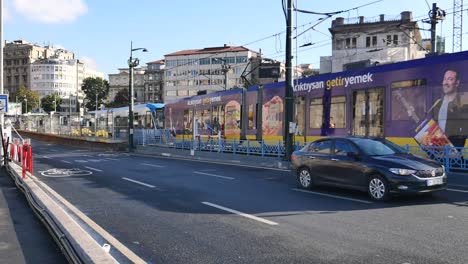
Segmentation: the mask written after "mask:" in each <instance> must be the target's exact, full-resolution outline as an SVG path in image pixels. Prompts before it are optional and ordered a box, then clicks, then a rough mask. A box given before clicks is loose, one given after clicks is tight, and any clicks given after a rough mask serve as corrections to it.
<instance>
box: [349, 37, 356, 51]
mask: <svg viewBox="0 0 468 264" xmlns="http://www.w3.org/2000/svg"><path fill="white" fill-rule="evenodd" d="M356 43H357V39H356V38H346V48H347V49H352V48H356Z"/></svg>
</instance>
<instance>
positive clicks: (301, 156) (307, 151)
mask: <svg viewBox="0 0 468 264" xmlns="http://www.w3.org/2000/svg"><path fill="white" fill-rule="evenodd" d="M291 161H292V168H293V173H294V175H295V176H297V179H298V181H299V184H300V185H301V187H303V188H306V189H309V188H312V187H315V186H317V185H332V186H337V187H343V188H349V189H357V190H362V191H365V192H367V193H368V194H369V196H370V198H372V199H373V200H377V201H385V200H388V199H389V198H390V196H391V194H407V193H425V192H433V191H440V190H444V189H446V188H447V176H446V173H445V168H444V166H442V165H440V164H438V163H437V162H435V161H433V160H429V159H425V158H422V157H418V156H414V155H412V154H409V153H407V152H406V151H405V150H404V149H403V148H401V147H399V146H398V145H396V144H394V143H392V142H390V141H388V140H386V139H383V138H370V137H333V138H323V139H320V140H317V141H314V142H312V143H309V144H307V145H306V146H305V147H304V148H302V149H301V150H299V151H295V152H294V153H293V154H292V156H291Z"/></svg>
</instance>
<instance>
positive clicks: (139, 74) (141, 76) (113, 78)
mask: <svg viewBox="0 0 468 264" xmlns="http://www.w3.org/2000/svg"><path fill="white" fill-rule="evenodd" d="M118 70H119V72H118V73H113V74H109V96H108V97H107V100H108V101H109V102H113V101H114V99H115V96H116V95H117V93H118V92H119V91H120V90H122V89H127V91H128V88H129V83H130V75H129V69H128V68H120V69H118ZM145 71H146V67H140V68H133V97H134V98H135V101H134V102H135V103H143V102H146V101H145V94H146V93H145Z"/></svg>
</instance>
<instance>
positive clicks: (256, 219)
mask: <svg viewBox="0 0 468 264" xmlns="http://www.w3.org/2000/svg"><path fill="white" fill-rule="evenodd" d="M202 204H204V205H208V206H211V207H215V208H218V209H220V210H223V211H227V212H230V213H233V214H236V215H240V216H243V217H246V218H249V219H252V220H255V221H259V222H262V223H264V224H267V225H278V223H276V222H273V221H270V220H266V219H263V218H260V217H257V216H255V215H251V214H246V213H242V212H239V211H236V210H233V209H230V208H227V207H224V206H221V205H217V204H214V203H210V202H202Z"/></svg>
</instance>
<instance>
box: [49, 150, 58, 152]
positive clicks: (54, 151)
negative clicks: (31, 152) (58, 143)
mask: <svg viewBox="0 0 468 264" xmlns="http://www.w3.org/2000/svg"><path fill="white" fill-rule="evenodd" d="M49 150H50V151H52V152H57V151H58V150H56V149H49Z"/></svg>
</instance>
